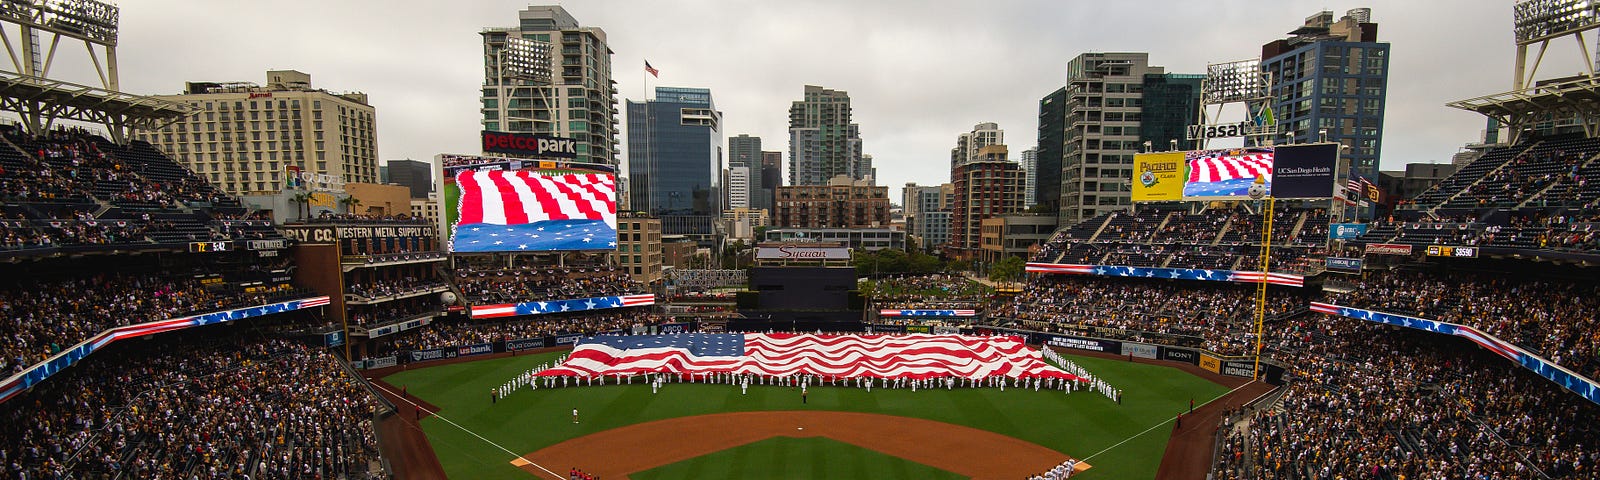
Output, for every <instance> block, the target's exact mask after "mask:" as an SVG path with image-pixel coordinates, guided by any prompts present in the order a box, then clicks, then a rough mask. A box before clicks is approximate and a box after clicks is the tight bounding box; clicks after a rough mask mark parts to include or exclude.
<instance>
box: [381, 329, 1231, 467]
mask: <svg viewBox="0 0 1600 480" xmlns="http://www.w3.org/2000/svg"><path fill="white" fill-rule="evenodd" d="M559 355H560V353H559V352H556V353H544V354H533V355H523V356H513V357H502V358H494V359H487V360H479V361H473V362H465V363H451V364H444V365H437V366H431V367H424V368H417V369H412V370H407V371H401V372H397V373H394V374H392V375H389V376H387V377H385V378H383V380H384V381H385V383H387V384H388V385H392V386H394V387H393V388H402V387H403V388H404V389H405V391H406V392H408V393H409V397H408V398H410V399H411V400H412V401H416V402H418V403H420V404H425V405H428V406H429V407H428V409H429V411H433V410H434V409H437V413H436V415H432V416H424V417H423V418H422V419H421V421H420V425H421V428H422V430H423V432H424V433H425V434H426V436H427V439H428V441H429V443H431V445H432V448H433V451H434V453H435V454H436V455H437V457H438V460H439V465H440V467H442V468H443V471H444V472H445V473H446V474H447V475H448V476H449V477H450V478H484V479H526V478H566V473H567V471H568V469H569V468H573V467H577V468H582V469H584V470H587V471H589V472H591V473H604V476H603V478H607V479H611V478H623V476H624V475H626V476H627V478H633V479H636V480H642V479H668V478H1018V479H1020V478H1022V476H1025V475H1026V474H1028V473H1035V472H1041V471H1043V470H1044V469H1046V468H1048V467H1049V466H1051V465H1054V464H1057V463H1060V462H1062V461H1065V460H1066V459H1067V458H1068V457H1071V458H1075V459H1079V460H1083V461H1085V462H1087V463H1088V464H1090V465H1091V466H1092V468H1090V469H1088V470H1087V471H1085V472H1083V473H1081V474H1080V475H1075V476H1074V477H1073V478H1085V479H1149V478H1154V477H1155V475H1156V469H1157V467H1158V464H1159V463H1160V460H1161V457H1162V455H1163V452H1164V451H1165V449H1166V444H1167V439H1168V437H1169V434H1170V433H1171V432H1172V428H1173V422H1172V419H1173V418H1174V417H1175V416H1176V415H1178V414H1179V413H1181V412H1184V411H1186V410H1187V409H1188V408H1189V404H1190V403H1189V402H1190V400H1191V399H1192V400H1193V401H1194V402H1195V404H1204V403H1205V402H1207V401H1209V400H1211V399H1213V398H1217V397H1219V396H1222V395H1223V394H1225V393H1227V389H1226V388H1225V387H1223V386H1221V385H1218V384H1216V383H1213V382H1211V381H1207V380H1205V379H1202V378H1199V377H1196V376H1193V375H1190V374H1188V373H1186V372H1184V371H1182V370H1179V369H1176V368H1170V367H1166V366H1160V365H1151V364H1146V363H1130V362H1127V361H1124V360H1113V359H1105V358H1093V357H1083V356H1072V355H1067V357H1068V358H1070V359H1072V360H1073V361H1074V362H1077V363H1078V364H1079V365H1081V366H1083V367H1084V368H1086V369H1088V370H1090V371H1091V372H1093V373H1094V374H1095V375H1098V376H1099V377H1100V378H1102V379H1104V380H1105V381H1107V382H1110V383H1111V384H1112V385H1115V386H1117V387H1119V388H1121V389H1123V392H1124V397H1123V403H1122V404H1120V405H1119V404H1117V403H1115V402H1113V401H1111V400H1109V399H1107V398H1106V397H1105V396H1102V395H1100V394H1098V393H1093V392H1087V391H1079V392H1077V393H1073V394H1070V395H1068V394H1064V393H1062V392H1059V391H1049V390H1041V391H1037V392H1035V391H1032V390H1027V389H1017V388H1007V389H1006V390H1005V391H1003V392H1002V391H1001V390H999V389H996V388H965V389H963V388H956V389H954V390H944V389H935V390H919V391H915V392H913V391H910V390H903V389H902V390H896V389H883V388H874V389H873V390H872V391H871V392H867V391H865V390H863V389H859V388H854V387H813V388H811V389H809V390H808V394H807V395H806V398H805V399H804V402H805V403H802V398H801V395H800V392H799V391H798V390H796V389H792V388H789V387H781V386H780V387H774V386H754V387H751V388H750V389H749V392H748V393H746V394H741V392H740V389H739V388H738V387H736V386H732V385H704V384H678V383H673V384H668V385H666V386H665V387H663V388H662V389H661V390H660V391H659V392H658V393H652V392H651V388H650V387H649V386H648V385H642V384H634V385H622V386H618V385H611V384H607V385H606V386H594V387H567V388H555V389H545V388H541V389H538V390H527V389H524V390H520V391H517V392H515V393H513V394H511V395H509V396H507V397H505V398H500V399H498V400H496V401H494V402H492V403H491V399H490V393H489V392H490V391H491V389H493V388H495V387H497V386H499V385H501V384H502V383H504V382H505V381H506V380H507V379H510V378H512V377H513V376H515V375H517V374H519V373H521V372H524V371H526V370H528V369H530V368H532V367H534V366H537V365H539V364H541V363H546V362H553V361H554V359H555V358H556V357H557V356H559ZM574 408H576V409H578V410H579V419H578V420H579V421H578V422H576V423H574V422H573V421H572V415H571V414H572V410H573V409H574ZM530 462H531V463H530ZM546 470H547V471H548V472H553V473H554V475H552V474H551V473H547V472H546Z"/></svg>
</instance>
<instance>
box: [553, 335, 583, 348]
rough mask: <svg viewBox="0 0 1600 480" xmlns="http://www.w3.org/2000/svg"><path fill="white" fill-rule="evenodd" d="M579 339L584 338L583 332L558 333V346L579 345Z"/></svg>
mask: <svg viewBox="0 0 1600 480" xmlns="http://www.w3.org/2000/svg"><path fill="white" fill-rule="evenodd" d="M578 340H583V334H581V333H568V334H562V335H556V346H561V345H577V344H578Z"/></svg>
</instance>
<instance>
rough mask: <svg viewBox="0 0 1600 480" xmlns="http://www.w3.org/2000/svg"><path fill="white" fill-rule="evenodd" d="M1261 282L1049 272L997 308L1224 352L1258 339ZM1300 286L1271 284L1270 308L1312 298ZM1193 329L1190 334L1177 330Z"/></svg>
mask: <svg viewBox="0 0 1600 480" xmlns="http://www.w3.org/2000/svg"><path fill="white" fill-rule="evenodd" d="M1255 289H1256V286H1254V285H1239V284H1231V283H1223V282H1199V281H1184V282H1179V281H1171V282H1167V281H1151V280H1148V279H1124V278H1106V277H1091V276H1079V275H1046V276H1041V277H1039V278H1037V279H1034V280H1033V281H1031V282H1029V284H1028V287H1027V288H1025V289H1024V290H1023V292H1022V294H1020V295H1017V296H1016V297H1015V298H1013V299H1012V300H1011V301H1010V302H1007V303H1004V304H1001V305H999V306H997V307H995V308H993V309H992V310H990V313H989V317H990V318H991V319H994V320H996V321H997V322H999V323H998V325H999V326H1002V327H1013V328H1022V329H1027V330H1036V331H1043V332H1056V333H1075V334H1085V335H1090V336H1097V337H1115V338H1127V339H1152V338H1162V339H1164V341H1166V342H1168V343H1179V344H1184V345H1188V346H1198V347H1202V348H1205V349H1207V350H1211V351H1214V352H1218V353H1223V354H1240V353H1244V352H1245V351H1246V349H1247V348H1248V347H1249V346H1251V345H1253V342H1254V334H1253V333H1252V331H1253V326H1254V325H1255V312H1256V308H1255V294H1254V292H1255ZM1304 295H1305V294H1304V293H1302V292H1300V291H1298V289H1287V288H1272V289H1269V290H1268V297H1267V302H1266V314H1267V315H1268V316H1269V317H1277V316H1280V315H1283V314H1285V313H1289V312H1292V311H1295V310H1297V309H1301V308H1303V307H1304V305H1305V304H1306V299H1305V297H1304ZM1174 337H1186V338H1174Z"/></svg>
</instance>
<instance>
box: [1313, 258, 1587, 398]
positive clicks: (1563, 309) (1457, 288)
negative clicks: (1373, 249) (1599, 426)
mask: <svg viewBox="0 0 1600 480" xmlns="http://www.w3.org/2000/svg"><path fill="white" fill-rule="evenodd" d="M1353 282H1354V283H1352V284H1351V285H1350V287H1351V288H1350V289H1349V290H1350V291H1348V292H1335V291H1329V292H1328V293H1327V299H1328V301H1329V302H1332V303H1335V304H1339V305H1344V306H1350V307H1356V308H1363V309H1369V310H1377V311H1381V312H1387V313H1394V314H1400V315H1408V316H1414V317H1418V318H1426V319H1430V320H1439V321H1445V322H1450V323H1456V324H1462V325H1469V326H1473V327H1477V328H1478V329H1480V330H1483V331H1484V332H1487V333H1489V334H1491V335H1494V336H1497V337H1500V338H1501V339H1504V340H1506V341H1509V342H1511V343H1514V344H1516V345H1517V346H1519V347H1522V348H1525V349H1527V350H1529V351H1531V352H1534V353H1537V354H1539V355H1540V356H1543V357H1545V358H1547V359H1550V360H1552V361H1554V362H1556V364H1558V365H1561V366H1564V367H1567V368H1569V369H1572V370H1573V371H1576V372H1578V373H1582V374H1584V375H1585V376H1588V377H1590V378H1597V377H1600V285H1597V284H1595V283H1594V282H1593V279H1590V280H1589V281H1578V282H1572V281H1559V280H1554V279H1537V278H1534V279H1524V278H1515V277H1514V276H1507V275H1496V274H1472V273H1462V272H1453V273H1448V274H1433V273H1425V272H1410V271H1390V272H1374V273H1369V274H1368V275H1366V276H1365V277H1364V278H1362V279H1359V280H1354V281H1353Z"/></svg>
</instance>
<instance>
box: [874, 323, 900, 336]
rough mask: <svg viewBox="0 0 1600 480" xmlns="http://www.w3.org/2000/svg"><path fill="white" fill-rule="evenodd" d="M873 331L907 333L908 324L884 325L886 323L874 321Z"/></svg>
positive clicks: (876, 332)
mask: <svg viewBox="0 0 1600 480" xmlns="http://www.w3.org/2000/svg"><path fill="white" fill-rule="evenodd" d="M872 333H875V334H880V335H881V334H886V333H906V326H905V325H884V324H881V323H874V324H872Z"/></svg>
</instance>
